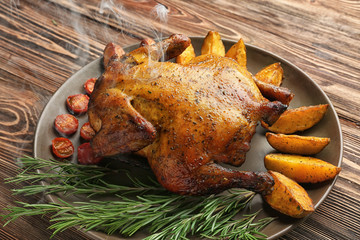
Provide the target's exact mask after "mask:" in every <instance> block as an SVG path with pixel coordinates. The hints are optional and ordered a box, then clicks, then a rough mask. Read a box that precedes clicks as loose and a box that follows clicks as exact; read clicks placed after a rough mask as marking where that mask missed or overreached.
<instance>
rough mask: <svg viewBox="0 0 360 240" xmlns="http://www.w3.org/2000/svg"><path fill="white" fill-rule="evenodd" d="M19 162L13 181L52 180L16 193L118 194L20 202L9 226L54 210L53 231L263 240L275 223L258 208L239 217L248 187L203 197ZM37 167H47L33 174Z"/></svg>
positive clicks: (81, 169)
mask: <svg viewBox="0 0 360 240" xmlns="http://www.w3.org/2000/svg"><path fill="white" fill-rule="evenodd" d="M21 161H22V164H23V168H24V170H23V171H21V172H20V173H19V175H18V176H16V177H14V178H11V179H8V181H9V182H14V183H18V182H23V181H32V182H39V181H41V180H46V181H47V182H48V184H47V185H45V186H43V185H41V184H39V185H35V187H34V186H33V187H31V186H26V187H24V188H23V189H22V191H15V193H17V194H19V193H24V192H25V191H30V193H29V194H35V193H39V192H41V190H43V191H45V192H62V193H63V192H67V193H70V192H75V193H84V194H85V195H93V191H95V192H96V194H101V193H114V192H116V193H118V194H117V195H115V196H114V197H115V199H114V200H112V201H102V200H95V199H89V201H86V202H72V203H70V202H66V201H64V200H62V199H60V198H59V199H58V202H57V203H43V204H29V203H24V202H17V203H18V204H19V205H20V206H16V207H9V208H7V211H9V213H8V214H7V215H3V216H2V217H3V219H4V220H6V221H7V222H6V223H5V225H6V224H8V223H9V222H11V221H14V220H16V219H17V218H19V217H22V216H30V215H43V214H46V213H50V214H52V215H51V220H50V221H51V222H52V225H51V226H50V228H51V229H53V230H54V232H53V235H55V234H56V233H58V232H59V231H63V230H65V229H68V228H70V227H74V226H77V227H80V228H83V229H84V230H86V231H89V230H99V231H104V232H106V233H108V234H113V233H115V232H119V233H120V234H122V235H124V236H133V235H134V234H135V233H136V232H138V231H139V230H147V231H148V232H149V236H148V237H146V238H145V239H146V240H162V239H188V237H189V236H190V235H194V236H199V237H203V238H209V239H218V238H220V239H263V238H265V237H266V236H265V235H264V234H262V233H261V232H260V231H261V229H262V228H263V227H265V226H266V225H267V224H269V223H270V222H271V221H272V218H264V219H260V220H255V218H256V216H257V215H258V212H255V213H253V214H250V215H244V216H243V217H242V218H240V219H237V218H235V215H237V214H238V213H239V211H241V210H242V209H244V208H246V207H247V206H249V204H250V202H251V200H252V199H253V197H254V195H255V193H253V192H251V191H247V190H242V189H232V190H231V191H229V192H228V193H226V194H223V195H210V196H202V197H190V196H180V195H177V194H173V193H170V192H168V191H166V190H165V189H163V188H162V187H161V186H160V185H159V184H158V183H157V182H150V183H149V184H148V183H144V182H141V181H139V180H137V179H135V178H132V177H130V179H131V183H132V185H131V186H122V185H115V184H108V183H106V182H105V181H104V180H102V178H103V177H105V176H106V175H107V174H113V170H112V169H109V168H106V167H97V166H83V165H77V164H72V163H66V162H58V161H54V160H43V159H34V158H30V157H26V158H23V159H21ZM39 167H41V168H45V169H46V170H42V171H35V172H34V170H36V169H38V168H39ZM54 171H55V172H56V174H54ZM93 176H96V177H93ZM48 178H49V179H48ZM41 186H42V187H41Z"/></svg>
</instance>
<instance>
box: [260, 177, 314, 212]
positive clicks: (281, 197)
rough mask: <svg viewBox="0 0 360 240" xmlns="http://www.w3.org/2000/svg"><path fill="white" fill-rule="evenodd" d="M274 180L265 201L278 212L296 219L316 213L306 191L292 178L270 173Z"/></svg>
mask: <svg viewBox="0 0 360 240" xmlns="http://www.w3.org/2000/svg"><path fill="white" fill-rule="evenodd" d="M269 173H270V174H271V176H272V177H273V178H274V182H275V184H274V187H273V190H272V192H271V193H270V194H267V195H264V199H265V201H266V202H267V203H268V204H269V205H270V206H271V207H272V208H274V209H276V210H277V211H279V212H281V213H283V214H286V215H288V216H291V217H294V218H302V217H305V216H306V215H308V214H310V213H312V212H314V206H313V202H312V200H311V198H310V197H309V195H308V193H307V192H306V190H305V189H304V188H303V187H301V186H300V185H299V184H298V183H296V182H295V181H293V180H291V179H290V178H288V177H286V176H284V175H282V174H281V173H278V172H275V171H269Z"/></svg>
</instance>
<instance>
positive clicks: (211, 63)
mask: <svg viewBox="0 0 360 240" xmlns="http://www.w3.org/2000/svg"><path fill="white" fill-rule="evenodd" d="M186 45H187V44H185V45H184V46H183V47H185V46H186ZM179 46H180V45H179V44H178V45H176V47H177V48H181V46H180V47H179ZM171 47H172V46H170V47H169V48H171ZM185 48H186V47H185ZM185 48H184V49H185ZM137 51H138V52H139V50H137ZM138 52H137V53H138ZM131 54H132V53H130V54H128V55H127V56H126V55H125V56H123V57H120V58H118V59H115V60H112V61H111V62H110V63H109V64H108V65H107V67H106V70H105V72H104V74H103V75H102V76H101V77H100V79H99V80H98V83H97V84H96V86H95V90H94V92H93V94H92V95H91V100H90V107H89V121H90V123H91V125H92V126H93V128H94V129H95V131H96V132H97V134H96V136H95V137H94V138H93V140H92V147H93V150H94V152H95V153H96V154H97V155H98V156H112V155H115V154H119V153H128V152H138V153H139V154H141V155H143V156H145V157H146V158H147V159H148V162H149V164H150V167H151V169H152V171H153V172H154V174H155V176H156V177H157V180H158V181H159V182H160V183H161V184H162V185H163V186H164V187H165V188H167V189H168V190H170V191H172V192H176V193H179V194H189V195H199V194H209V193H218V192H221V191H223V190H226V189H229V188H233V187H243V188H247V189H250V190H254V191H257V192H262V191H266V190H268V189H269V188H271V186H272V184H273V180H272V178H271V176H270V175H268V174H267V173H256V172H245V171H237V170H231V169H230V168H226V167H223V166H220V165H219V163H227V164H231V165H234V166H239V165H241V164H242V163H243V162H244V160H245V158H246V153H247V152H248V151H249V149H250V141H251V138H252V136H253V135H254V133H255V128H256V125H257V123H258V121H259V120H264V121H266V122H268V123H270V124H271V123H273V122H274V121H275V120H276V119H277V118H278V117H279V115H280V114H281V113H282V112H283V111H284V110H285V109H286V107H287V106H286V105H284V104H282V103H281V102H278V101H275V102H270V101H269V100H267V99H265V98H264V97H263V96H262V94H261V93H260V91H259V89H258V87H257V86H256V84H255V82H254V80H253V79H252V76H251V74H250V73H248V72H247V71H246V69H243V68H241V67H240V65H239V64H237V62H235V61H234V60H232V59H230V58H226V57H220V56H215V55H202V56H199V57H197V58H195V59H194V60H193V61H192V62H191V63H189V64H187V65H180V64H176V63H172V62H157V61H152V60H150V61H147V60H144V62H142V63H140V64H139V63H137V64H129V62H130V61H129V60H128V59H130V58H131V57H132V56H131ZM135 58H136V57H135Z"/></svg>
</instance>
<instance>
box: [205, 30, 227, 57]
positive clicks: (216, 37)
mask: <svg viewBox="0 0 360 240" xmlns="http://www.w3.org/2000/svg"><path fill="white" fill-rule="evenodd" d="M210 53H211V54H216V55H219V56H222V57H223V56H225V46H224V43H223V41H222V40H221V37H220V34H219V33H218V32H215V31H209V32H208V34H207V35H206V37H205V39H204V42H203V45H202V46H201V55H204V54H210Z"/></svg>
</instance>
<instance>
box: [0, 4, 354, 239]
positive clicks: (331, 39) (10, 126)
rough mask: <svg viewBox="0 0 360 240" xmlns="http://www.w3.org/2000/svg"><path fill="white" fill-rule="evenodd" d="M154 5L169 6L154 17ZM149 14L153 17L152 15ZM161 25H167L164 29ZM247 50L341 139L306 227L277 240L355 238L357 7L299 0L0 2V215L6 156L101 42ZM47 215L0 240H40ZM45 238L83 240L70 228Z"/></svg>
mask: <svg viewBox="0 0 360 240" xmlns="http://www.w3.org/2000/svg"><path fill="white" fill-rule="evenodd" d="M157 3H161V4H163V5H164V6H166V7H167V9H168V14H167V19H162V18H160V17H159V15H156V10H155V9H156V8H154V7H155V6H156V4H157ZM156 16H158V17H156ZM165 20H167V21H166V22H165ZM209 30H216V31H218V32H219V33H220V34H221V36H222V37H223V38H226V39H233V40H238V39H239V38H240V37H242V38H243V39H244V40H245V42H246V43H250V44H253V45H256V46H259V47H261V48H264V49H266V50H269V51H271V52H273V53H275V54H278V55H280V56H282V57H283V58H285V59H287V60H289V61H290V62H292V63H294V64H296V65H297V66H298V67H300V68H301V69H302V70H304V71H305V72H306V73H307V74H309V75H310V77H311V78H312V79H313V80H315V81H316V82H317V83H318V84H319V85H320V86H321V88H322V89H323V90H324V91H325V92H326V94H327V95H328V96H329V98H330V100H331V101H332V103H333V105H334V106H335V109H336V111H337V113H338V115H339V118H340V122H341V127H342V131H343V138H344V158H343V165H342V168H343V170H342V172H341V173H340V176H339V178H338V180H337V182H336V184H335V186H334V189H333V191H332V192H331V193H330V195H329V196H328V198H327V199H326V200H325V201H324V202H323V204H322V205H321V206H320V207H319V208H318V209H317V211H316V212H315V213H314V214H312V216H311V217H310V218H308V219H307V220H306V221H305V222H303V223H302V224H301V225H299V226H298V227H297V228H295V229H293V230H292V231H290V232H288V233H287V234H285V235H284V236H283V237H281V239H360V230H359V229H360V220H359V213H360V210H359V209H360V177H359V176H360V167H359V163H360V113H359V112H360V104H359V103H360V84H359V81H360V80H359V76H360V47H359V43H360V2H359V1H355V0H352V1H350V0H322V1H319V0H298V1H284V0H275V1H259V0H256V1H250V0H249V1H236V0H232V1H225V0H218V1H205V0H202V1H186V2H182V1H170V0H160V1H150V0H149V1H147V0H142V1H115V0H113V1H110V0H108V1H103V2H101V1H96V0H88V1H76V0H73V1H71V0H57V1H56V0H47V1H44V0H10V1H9V0H2V1H0V66H1V68H0V179H1V183H0V208H1V210H0V212H1V213H3V212H4V210H3V208H4V207H6V206H8V205H13V204H14V203H13V202H14V201H16V200H19V201H27V202H41V201H44V199H42V198H41V196H34V197H23V196H12V195H11V189H12V188H13V187H14V186H13V185H11V184H5V183H4V180H3V179H4V178H6V177H10V176H14V175H15V174H16V171H15V169H16V165H15V161H14V159H15V158H16V157H19V156H22V155H24V154H27V155H31V154H32V151H33V150H32V149H33V137H34V132H35V128H36V123H37V120H38V118H39V116H40V114H41V111H42V109H43V107H44V106H45V105H46V103H47V101H48V100H49V99H50V98H51V96H52V95H53V93H54V92H55V91H56V89H58V88H59V87H60V86H61V85H62V84H63V83H64V82H65V81H66V79H68V78H69V77H70V76H71V75H72V74H74V72H76V71H77V70H79V69H80V68H81V67H83V66H84V65H86V64H87V63H89V62H90V61H92V60H94V59H96V58H98V57H99V56H100V55H101V53H102V50H103V47H104V45H105V44H106V43H107V42H110V41H114V42H117V43H119V44H120V45H123V46H126V45H129V44H134V43H138V42H139V39H142V38H144V37H152V38H154V37H157V36H162V35H163V36H168V35H169V34H172V33H184V34H187V35H189V36H205V35H206V33H207V32H208V31H209ZM49 225H50V224H49V217H48V216H43V217H39V216H34V217H26V218H21V219H18V220H17V221H16V222H13V223H11V224H9V225H8V226H6V227H1V228H0V239H48V238H49V237H50V235H51V233H52V231H51V230H48V229H47V228H48V227H49ZM53 239H87V236H86V235H85V234H84V233H82V232H81V231H79V230H76V229H71V230H67V231H65V232H62V233H60V234H58V235H57V236H55V237H54V238H53Z"/></svg>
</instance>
